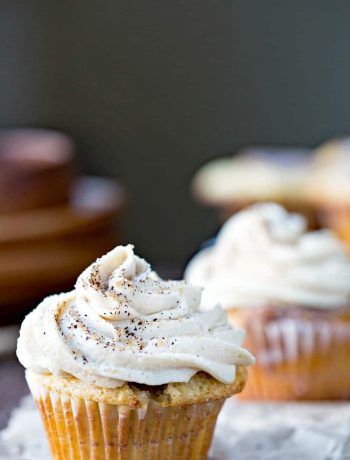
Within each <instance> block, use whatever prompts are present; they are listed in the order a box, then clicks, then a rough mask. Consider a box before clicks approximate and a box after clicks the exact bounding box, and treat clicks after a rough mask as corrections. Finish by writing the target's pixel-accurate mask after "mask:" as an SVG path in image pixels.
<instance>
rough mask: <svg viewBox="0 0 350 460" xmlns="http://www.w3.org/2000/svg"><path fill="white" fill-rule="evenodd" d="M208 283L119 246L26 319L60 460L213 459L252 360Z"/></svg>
mask: <svg viewBox="0 0 350 460" xmlns="http://www.w3.org/2000/svg"><path fill="white" fill-rule="evenodd" d="M200 297H201V290H200V289H199V288H196V287H193V286H190V285H188V284H187V283H185V282H184V281H163V280H161V279H160V278H159V277H158V276H157V275H156V274H155V273H154V272H153V271H152V270H151V268H150V266H149V264H148V263H147V262H146V261H145V260H143V259H141V258H139V257H137V256H136V255H135V254H134V252H133V247H132V246H130V245H129V246H126V247H123V246H119V247H117V248H115V249H114V250H113V251H111V252H110V253H108V254H107V255H105V256H103V257H102V258H101V259H98V260H97V261H96V262H95V263H94V264H92V265H91V266H90V267H88V268H87V269H86V270H85V271H84V272H83V273H82V274H81V275H80V276H79V278H78V280H77V283H76V286H75V290H74V291H72V292H69V293H66V294H60V295H56V296H51V297H48V298H47V299H45V300H44V301H43V302H42V303H41V304H40V305H39V306H38V307H37V308H36V309H35V310H34V311H33V312H32V313H30V314H29V315H28V316H27V317H26V319H25V320H24V322H23V324H22V327H21V333H20V338H19V340H18V349H17V354H18V358H19V360H20V361H21V363H22V364H23V365H24V366H25V367H26V369H27V371H26V377H27V381H28V384H29V387H30V389H31V392H32V394H33V396H34V398H35V400H36V402H37V405H38V407H39V409H40V412H41V415H42V419H43V422H44V425H45V429H46V432H47V435H48V438H49V441H50V446H51V450H52V454H53V456H54V458H55V459H60V460H70V459H71V460H75V459H81V460H85V459H90V458H96V459H97V458H108V459H111V460H114V459H126V460H128V459H134V458H142V459H143V460H148V459H149V460H151V459H152V460H153V459H157V458H158V459H165V458H169V459H170V458H171V459H174V460H175V459H180V458H181V459H184V458H188V459H204V458H206V454H207V451H208V448H209V445H210V442H211V437H212V433H213V430H214V426H215V421H216V417H217V415H218V412H219V410H220V408H221V406H222V404H223V401H224V400H225V398H227V397H229V396H231V395H233V394H236V393H238V392H240V391H241V390H242V389H243V387H244V385H245V381H246V370H245V366H247V365H249V364H252V363H253V361H254V358H253V357H252V355H251V354H250V353H249V352H248V351H247V350H245V349H243V348H241V344H242V341H243V339H244V333H243V332H242V331H240V330H237V329H233V328H232V327H230V326H229V324H228V323H227V319H226V315H225V313H224V312H223V311H222V309H221V308H219V307H215V308H214V309H212V310H211V311H209V312H200V311H199V310H198V308H199V303H200Z"/></svg>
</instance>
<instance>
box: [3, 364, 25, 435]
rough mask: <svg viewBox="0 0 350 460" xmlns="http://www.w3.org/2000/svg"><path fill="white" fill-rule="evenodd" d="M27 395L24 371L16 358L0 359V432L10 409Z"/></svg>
mask: <svg viewBox="0 0 350 460" xmlns="http://www.w3.org/2000/svg"><path fill="white" fill-rule="evenodd" d="M27 393H29V390H28V387H27V384H26V382H25V379H24V370H23V368H22V366H21V365H20V364H19V363H18V361H17V359H16V357H15V356H9V357H7V358H0V430H1V429H2V428H4V427H5V426H6V424H7V421H8V418H9V415H10V413H11V411H12V409H14V408H15V407H16V406H18V404H19V401H20V399H21V398H22V397H23V396H24V395H26V394H27Z"/></svg>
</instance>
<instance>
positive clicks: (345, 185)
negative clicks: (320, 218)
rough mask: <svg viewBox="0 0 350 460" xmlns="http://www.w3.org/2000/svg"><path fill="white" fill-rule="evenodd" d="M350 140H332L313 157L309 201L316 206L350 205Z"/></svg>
mask: <svg viewBox="0 0 350 460" xmlns="http://www.w3.org/2000/svg"><path fill="white" fill-rule="evenodd" d="M349 177H350V138H349V137H345V138H338V139H332V140H330V141H328V142H325V143H324V144H321V145H320V146H319V147H318V148H317V149H316V150H315V151H314V153H313V160H312V168H311V170H310V177H309V179H308V182H307V198H308V199H309V200H310V201H311V202H313V203H315V204H316V205H319V204H320V205H323V206H332V207H333V208H334V207H337V206H344V205H347V206H348V205H349V203H350V181H349Z"/></svg>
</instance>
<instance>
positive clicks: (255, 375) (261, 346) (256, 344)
mask: <svg viewBox="0 0 350 460" xmlns="http://www.w3.org/2000/svg"><path fill="white" fill-rule="evenodd" d="M305 228H306V224H305V219H304V218H303V217H302V216H300V215H298V214H289V213H288V212H287V211H286V210H285V209H283V208H282V207H281V206H279V205H276V204H261V205H255V206H253V207H251V208H248V209H247V210H245V211H242V212H241V213H239V214H237V215H236V216H234V217H232V218H231V219H230V220H228V221H227V223H226V224H225V225H224V226H223V228H222V230H221V232H220V233H219V235H218V238H217V242H216V244H215V246H213V247H211V248H208V249H205V250H203V251H202V252H200V253H199V254H198V255H196V256H195V257H194V259H193V260H192V261H191V262H190V264H189V266H188V268H187V271H186V274H185V278H186V279H187V280H188V281H189V282H190V283H194V284H197V285H202V286H205V289H204V292H203V296H202V308H203V309H205V310H210V309H211V306H212V302H213V300H214V299H215V301H216V300H219V302H220V303H221V304H222V306H223V307H224V308H225V309H226V310H227V312H228V314H229V317H230V320H231V322H232V324H235V325H239V326H240V327H244V328H246V330H247V340H246V343H245V344H246V346H247V347H249V348H250V349H251V351H252V352H253V353H255V355H256V359H257V364H256V366H254V368H252V369H251V373H250V379H249V383H248V385H247V388H246V390H245V392H244V394H243V396H242V397H243V398H247V399H269V400H295V399H346V398H349V397H350V370H349V367H348V366H347V365H346V363H347V362H348V360H349V359H350V260H349V258H348V256H347V254H346V251H345V249H344V247H343V245H342V243H341V242H340V241H339V240H338V239H337V237H336V236H335V235H334V234H333V233H332V232H330V231H327V230H320V231H315V232H306V229H305Z"/></svg>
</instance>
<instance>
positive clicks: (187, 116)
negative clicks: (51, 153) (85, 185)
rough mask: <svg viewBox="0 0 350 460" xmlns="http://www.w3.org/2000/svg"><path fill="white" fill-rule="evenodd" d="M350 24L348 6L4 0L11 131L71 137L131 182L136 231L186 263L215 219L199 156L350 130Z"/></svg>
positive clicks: (1, 27) (98, 169)
mask: <svg viewBox="0 0 350 460" xmlns="http://www.w3.org/2000/svg"><path fill="white" fill-rule="evenodd" d="M349 18H350V2H345V1H333V2H330V1H325V0H320V1H319V2H317V7H315V2H310V1H303V2H301V1H299V2H276V1H269V0H265V1H264V2H262V1H259V0H248V1H238V0H221V1H220V2H219V3H218V2H213V1H212V0H210V1H208V0H201V1H196V0H194V1H192V2H188V1H185V0H178V1H176V2H159V1H154V0H150V1H148V2H144V1H141V0H136V1H134V2H118V1H106V2H103V7H102V6H101V3H100V2H86V1H82V0H76V1H74V2H72V1H68V0H61V1H59V2H49V3H48V2H45V1H43V0H35V1H33V0H26V1H25V2H20V1H18V0H4V1H2V2H1V14H0V62H1V71H0V88H1V91H0V107H1V110H0V126H2V127H6V126H21V125H31V126H45V127H54V128H56V129H59V130H61V131H64V132H68V133H70V134H71V135H72V136H73V137H74V139H76V140H77V142H78V144H79V155H80V157H79V158H80V161H81V163H82V164H84V166H85V168H86V171H87V172H89V173H90V174H101V175H110V176H112V177H115V178H116V179H120V180H122V181H123V183H125V184H127V186H128V189H129V190H130V192H131V195H132V196H133V207H132V209H130V213H129V215H128V221H127V232H128V233H127V234H128V239H129V240H130V241H133V242H134V243H135V244H136V246H137V247H138V248H140V250H142V252H143V255H144V256H145V257H146V258H149V259H150V260H151V261H152V263H156V264H159V263H169V262H170V263H175V264H181V263H183V262H184V260H185V258H186V257H187V255H188V254H189V253H190V252H191V251H192V250H193V248H194V247H196V246H198V245H199V244H200V242H201V241H202V240H203V239H204V238H206V237H207V236H208V235H210V234H211V233H212V232H213V231H214V229H215V228H216V226H217V221H216V219H215V218H214V211H211V210H208V209H203V208H200V207H196V206H195V204H194V203H193V202H191V200H190V199H189V194H188V183H189V181H190V178H191V177H192V175H193V173H194V172H195V171H196V170H197V169H198V167H199V166H200V165H201V164H203V163H204V162H206V161H208V160H210V159H211V158H213V157H215V156H218V155H220V156H221V155H226V154H232V153H233V152H236V151H237V150H239V149H240V148H242V147H243V146H246V145H305V146H310V147H313V146H315V145H318V144H319V143H320V142H322V141H323V140H324V139H327V138H330V137H335V136H341V135H344V134H347V133H349V129H350V126H349V120H350V91H349V81H350V60H349V59H346V56H347V55H348V48H349V42H350V28H349ZM165 211H166V212H165ZM164 229H166V231H165V230H164Z"/></svg>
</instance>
